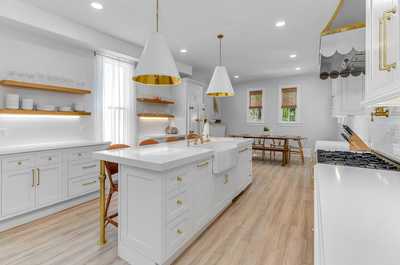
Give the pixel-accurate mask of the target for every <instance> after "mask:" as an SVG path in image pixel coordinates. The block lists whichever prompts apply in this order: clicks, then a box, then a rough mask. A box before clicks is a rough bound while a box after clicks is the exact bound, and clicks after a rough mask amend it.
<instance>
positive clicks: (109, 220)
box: [104, 144, 130, 227]
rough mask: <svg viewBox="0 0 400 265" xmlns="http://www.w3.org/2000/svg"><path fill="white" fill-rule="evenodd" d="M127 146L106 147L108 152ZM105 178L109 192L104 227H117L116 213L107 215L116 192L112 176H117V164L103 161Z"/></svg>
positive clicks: (116, 188) (115, 182)
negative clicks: (108, 185)
mask: <svg viewBox="0 0 400 265" xmlns="http://www.w3.org/2000/svg"><path fill="white" fill-rule="evenodd" d="M129 147H130V146H129V145H125V144H112V145H110V146H109V147H108V150H115V149H122V148H129ZM104 165H105V170H106V172H105V173H106V176H107V179H108V182H109V183H110V190H109V192H108V196H107V201H106V210H105V224H104V225H105V226H107V225H108V224H112V225H114V226H116V227H118V221H115V220H114V218H115V217H117V216H118V212H116V213H114V214H111V215H108V208H109V207H110V203H111V199H112V196H113V194H114V193H115V192H118V180H113V178H112V176H113V175H115V174H118V164H117V163H113V162H108V161H104Z"/></svg>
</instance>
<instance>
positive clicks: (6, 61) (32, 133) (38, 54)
mask: <svg viewBox="0 0 400 265" xmlns="http://www.w3.org/2000/svg"><path fill="white" fill-rule="evenodd" d="M0 32H1V41H0V58H1V63H0V75H4V74H6V73H7V72H8V71H10V70H13V71H18V72H25V73H33V74H35V73H42V74H46V75H55V76H61V77H65V78H70V79H73V80H76V81H84V82H85V83H86V84H87V86H88V87H89V88H91V87H93V80H94V55H93V52H92V51H90V50H89V49H84V48H79V47H77V46H74V45H71V44H67V43H66V42H62V41H60V40H56V39H54V38H51V37H49V36H47V35H41V34H38V33H37V32H33V31H29V30H22V29H21V28H18V27H14V26H13V25H12V24H9V23H0ZM7 93H16V94H19V95H21V96H22V97H24V98H33V99H34V100H35V102H36V103H38V104H52V105H56V106H67V105H71V104H72V103H81V104H83V105H84V106H85V107H86V110H87V111H93V109H94V106H93V102H94V101H93V97H94V96H93V94H90V95H84V96H79V95H69V94H60V93H51V92H41V91H30V90H22V89H13V88H7V87H0V108H2V107H3V106H4V95H5V94H7ZM93 135H94V133H93V117H85V118H80V119H60V118H54V117H53V118H40V117H29V118H22V117H4V116H0V145H13V144H32V143H39V142H52V141H64V140H82V139H91V138H93Z"/></svg>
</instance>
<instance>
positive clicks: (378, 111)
mask: <svg viewBox="0 0 400 265" xmlns="http://www.w3.org/2000/svg"><path fill="white" fill-rule="evenodd" d="M374 117H386V118H388V117H389V110H388V109H385V107H377V108H375V111H373V112H371V121H374Z"/></svg>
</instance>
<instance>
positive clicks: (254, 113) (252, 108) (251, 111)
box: [247, 89, 264, 123]
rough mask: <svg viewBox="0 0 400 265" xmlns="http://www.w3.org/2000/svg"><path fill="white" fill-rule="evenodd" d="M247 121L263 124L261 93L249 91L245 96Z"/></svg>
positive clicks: (259, 91) (260, 91)
mask: <svg viewBox="0 0 400 265" xmlns="http://www.w3.org/2000/svg"><path fill="white" fill-rule="evenodd" d="M247 96H248V97H247V99H248V100H247V103H248V104H247V106H248V111H247V121H248V122H257V123H262V122H264V117H263V116H264V115H263V91H262V90H261V89H260V90H250V91H249V92H248V95H247Z"/></svg>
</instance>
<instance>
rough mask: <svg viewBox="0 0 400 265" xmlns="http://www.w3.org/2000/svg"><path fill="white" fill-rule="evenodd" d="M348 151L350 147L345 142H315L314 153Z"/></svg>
mask: <svg viewBox="0 0 400 265" xmlns="http://www.w3.org/2000/svg"><path fill="white" fill-rule="evenodd" d="M317 150H325V151H349V150H350V145H349V143H348V142H345V141H316V142H315V151H317Z"/></svg>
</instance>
